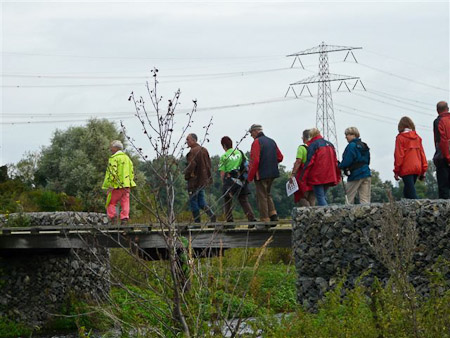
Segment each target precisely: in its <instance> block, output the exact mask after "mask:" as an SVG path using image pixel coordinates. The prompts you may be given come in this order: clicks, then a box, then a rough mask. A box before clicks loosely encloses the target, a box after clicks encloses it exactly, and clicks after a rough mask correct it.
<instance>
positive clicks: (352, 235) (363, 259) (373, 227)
mask: <svg viewBox="0 0 450 338" xmlns="http://www.w3.org/2000/svg"><path fill="white" fill-rule="evenodd" d="M395 207H397V208H399V209H400V213H401V214H402V216H403V219H410V220H411V221H413V222H415V226H416V231H417V234H418V240H417V244H416V247H415V253H414V256H413V264H414V269H413V271H412V272H411V274H410V277H411V282H412V283H413V285H414V286H415V287H416V290H417V291H418V292H419V293H420V294H422V295H427V293H429V287H428V284H429V281H428V278H427V274H426V271H427V270H428V269H430V268H431V267H432V266H433V264H435V262H436V261H437V259H438V257H439V256H441V257H442V258H444V259H446V260H450V201H445V200H412V201H411V200H410V201H407V200H403V201H401V202H397V203H395ZM391 210H392V209H391V206H390V205H389V204H380V203H376V204H375V203H374V204H370V205H356V206H328V207H312V208H295V209H294V210H293V214H292V216H293V237H292V238H293V243H292V244H293V249H294V257H295V264H296V270H297V273H298V281H297V290H298V301H299V302H300V303H301V304H303V305H304V306H305V307H306V308H312V309H314V308H316V306H317V302H318V301H319V300H320V299H321V298H322V297H323V296H324V294H325V292H327V291H328V290H330V289H331V288H332V287H333V286H334V285H335V283H336V282H337V281H338V280H339V278H342V275H343V271H346V283H345V286H349V287H352V286H353V285H354V284H355V281H356V279H357V278H358V277H359V276H361V274H362V273H363V272H366V271H367V270H368V269H370V273H369V274H368V275H367V276H366V277H365V278H364V279H363V283H364V284H365V285H370V284H371V283H372V282H373V280H374V276H377V277H378V279H380V280H381V281H382V282H386V281H387V279H388V278H389V273H388V271H387V269H386V268H385V266H384V265H383V264H382V263H381V262H380V261H379V259H378V257H379V256H378V255H376V254H375V252H374V250H373V249H372V248H371V247H370V245H369V240H370V239H371V238H373V237H372V236H374V235H375V234H377V232H378V231H379V230H380V226H381V224H382V223H383V222H387V221H389V216H390V214H392V212H391ZM446 277H447V278H450V276H449V274H448V273H447V276H446Z"/></svg>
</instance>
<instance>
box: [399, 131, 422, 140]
mask: <svg viewBox="0 0 450 338" xmlns="http://www.w3.org/2000/svg"><path fill="white" fill-rule="evenodd" d="M398 135H399V136H400V137H405V138H408V139H410V140H416V139H419V135H417V133H416V132H415V131H414V130H412V131H407V132H406V133H405V132H402V133H399V134H398Z"/></svg>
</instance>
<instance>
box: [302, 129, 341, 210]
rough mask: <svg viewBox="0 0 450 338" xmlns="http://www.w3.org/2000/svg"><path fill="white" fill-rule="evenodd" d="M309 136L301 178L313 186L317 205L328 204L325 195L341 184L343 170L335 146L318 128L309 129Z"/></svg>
mask: <svg viewBox="0 0 450 338" xmlns="http://www.w3.org/2000/svg"><path fill="white" fill-rule="evenodd" d="M309 136H310V137H311V139H310V140H309V141H308V143H307V145H308V152H307V155H306V163H305V166H304V168H303V172H302V175H301V178H300V180H302V179H303V180H305V182H306V184H307V185H310V186H312V187H313V190H314V195H316V201H317V205H319V206H325V205H328V203H327V200H326V197H325V195H326V192H327V189H328V188H329V187H332V186H335V185H337V184H339V182H340V181H341V171H340V170H339V168H338V160H337V157H336V150H335V149H334V146H333V145H332V144H331V143H330V142H328V141H326V140H325V139H324V138H323V137H322V136H321V135H320V131H319V130H318V129H316V128H313V129H311V130H310V131H309Z"/></svg>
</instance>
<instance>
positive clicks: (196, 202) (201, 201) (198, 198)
mask: <svg viewBox="0 0 450 338" xmlns="http://www.w3.org/2000/svg"><path fill="white" fill-rule="evenodd" d="M189 207H190V208H191V211H192V212H193V213H194V214H197V213H199V211H200V209H205V207H206V200H205V189H199V190H197V191H194V192H192V191H189Z"/></svg>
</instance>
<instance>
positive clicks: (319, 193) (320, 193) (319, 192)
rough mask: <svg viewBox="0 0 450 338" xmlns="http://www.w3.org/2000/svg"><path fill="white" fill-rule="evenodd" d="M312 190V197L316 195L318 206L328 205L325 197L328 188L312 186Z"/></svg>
mask: <svg viewBox="0 0 450 338" xmlns="http://www.w3.org/2000/svg"><path fill="white" fill-rule="evenodd" d="M313 189H314V195H316V201H317V205H319V206H325V205H328V203H327V199H326V197H325V196H326V193H327V190H328V187H327V186H325V185H323V184H320V185H313Z"/></svg>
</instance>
